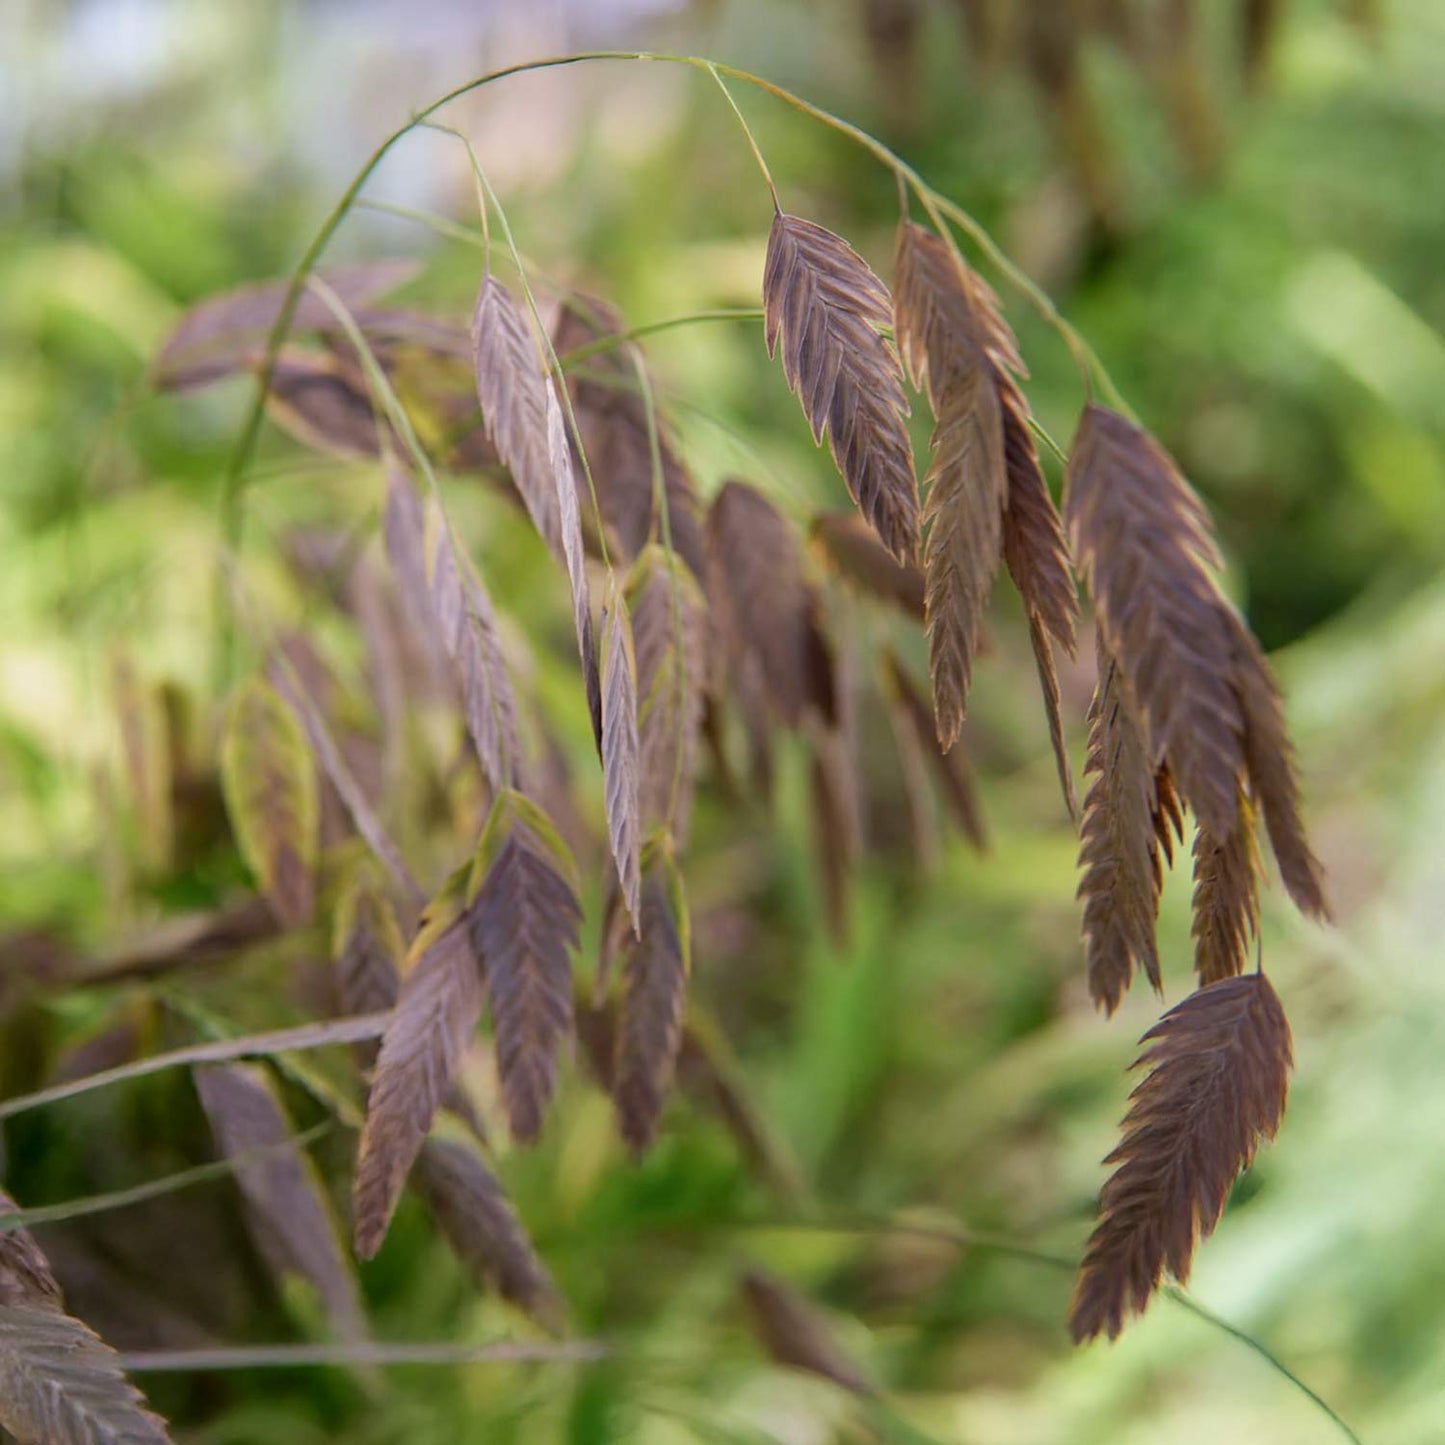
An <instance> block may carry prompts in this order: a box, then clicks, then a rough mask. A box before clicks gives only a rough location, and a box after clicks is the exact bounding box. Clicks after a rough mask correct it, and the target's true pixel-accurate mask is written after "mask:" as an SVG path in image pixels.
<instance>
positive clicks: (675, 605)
mask: <svg viewBox="0 0 1445 1445" xmlns="http://www.w3.org/2000/svg"><path fill="white" fill-rule="evenodd" d="M628 605H629V607H630V609H631V612H632V640H633V645H634V651H635V653H636V657H637V686H638V708H637V727H638V734H639V742H640V747H641V753H642V777H641V784H640V788H641V792H640V804H641V807H642V824H643V828H644V830H645V831H647V832H651V830H652V829H653V828H656V827H663V828H666V829H667V831H668V832H669V834H670V835H671V836H672V838H673V839H674V841H675V842H677V843H678V844H679V845H682V844H685V843H686V840H687V833H688V823H689V819H690V815H691V812H692V790H693V778H694V775H695V774H696V772H697V746H698V735H699V732H700V729H701V726H702V707H703V696H704V689H705V686H706V682H707V642H708V627H707V612H706V610H705V604H704V601H703V595H702V590H701V589H700V588H699V587H698V584H697V582H696V580H695V579H694V578H693V576H692V574H691V573H690V572H689V571H688V570H687V564H686V563H685V562H684V561H683V560H682V559H681V558H680V557H679V558H674V559H673V560H672V561H669V559H668V557H667V554H666V553H665V552H664V551H663V550H662V549H661V548H660V547H656V546H653V547H649V548H648V549H647V550H646V551H645V552H644V553H643V554H642V556H641V557H639V558H638V560H637V565H636V567H635V568H634V570H633V575H632V578H631V580H630V582H629V584H628Z"/></svg>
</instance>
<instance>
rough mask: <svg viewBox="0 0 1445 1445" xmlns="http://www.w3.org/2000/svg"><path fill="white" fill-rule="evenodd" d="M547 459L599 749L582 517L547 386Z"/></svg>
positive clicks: (557, 409)
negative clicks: (548, 460)
mask: <svg viewBox="0 0 1445 1445" xmlns="http://www.w3.org/2000/svg"><path fill="white" fill-rule="evenodd" d="M546 406H547V455H548V457H549V458H550V459H551V464H552V476H553V482H554V485H555V487H556V494H557V518H558V521H557V525H558V529H559V531H560V533H561V538H562V555H563V557H564V559H565V560H566V563H567V581H568V584H569V586H570V587H571V589H572V623H573V626H574V628H575V630H576V633H577V653H578V656H579V657H580V658H581V660H582V680H583V685H584V686H585V687H586V689H587V711H588V713H589V714H590V716H591V718H592V737H593V741H595V742H596V744H597V748H598V751H599V752H600V751H601V749H602V683H601V679H600V677H599V675H598V670H597V638H596V634H595V633H594V632H593V630H592V602H591V598H590V597H589V595H588V588H587V555H586V553H585V551H584V550H583V546H582V516H581V513H580V512H579V511H578V508H577V481H576V478H575V477H574V476H573V473H572V449H571V446H570V444H569V443H568V440H567V423H566V422H565V421H564V420H563V418H562V403H561V402H560V401H559V400H558V399H557V388H556V387H555V386H554V385H553V383H552V382H551V381H549V382H548V383H547V399H546Z"/></svg>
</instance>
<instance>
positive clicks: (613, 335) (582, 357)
mask: <svg viewBox="0 0 1445 1445" xmlns="http://www.w3.org/2000/svg"><path fill="white" fill-rule="evenodd" d="M762 319H763V313H762V310H761V308H759V307H757V306H723V307H719V308H717V309H716V310H713V311H689V312H687V313H686V314H685V315H683V316H668V317H665V318H664V319H663V320H661V321H645V322H643V324H642V325H640V326H629V327H628V328H627V329H626V330H625V331H610V332H608V333H607V335H606V336H599V337H598V338H597V339H596V340H595V341H588V342H585V343H584V344H583V345H581V346H574V347H573V348H572V349H571V350H570V351H564V352H563V353H562V354H561V355H560V356H559V357H558V358H557V364H558V365H559V366H572V365H574V364H575V363H577V362H579V361H587V360H589V359H590V358H591V357H594V356H597V355H598V354H599V353H601V352H604V351H612V350H615V349H616V348H617V347H619V346H623V345H625V344H626V343H627V342H629V341H638V340H640V339H641V338H642V337H644V336H655V335H656V334H657V333H658V332H659V331H672V330H673V329H675V328H676V327H679V326H692V325H694V324H695V323H697V322H701V321H761V320H762Z"/></svg>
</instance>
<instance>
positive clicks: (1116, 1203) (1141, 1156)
mask: <svg viewBox="0 0 1445 1445" xmlns="http://www.w3.org/2000/svg"><path fill="white" fill-rule="evenodd" d="M1143 1042H1144V1043H1146V1044H1147V1045H1148V1047H1147V1048H1146V1049H1145V1050H1144V1052H1143V1053H1142V1054H1141V1055H1140V1056H1139V1059H1138V1060H1137V1062H1136V1064H1135V1067H1136V1068H1138V1067H1141V1066H1144V1067H1147V1068H1148V1069H1149V1073H1148V1075H1147V1077H1145V1079H1144V1080H1143V1081H1142V1082H1141V1083H1140V1084H1138V1085H1137V1086H1136V1087H1135V1089H1134V1092H1133V1094H1132V1095H1131V1097H1130V1103H1129V1110H1128V1113H1127V1114H1126V1115H1125V1116H1124V1125H1123V1135H1124V1137H1123V1140H1122V1142H1121V1143H1120V1145H1119V1147H1118V1148H1117V1149H1115V1150H1114V1152H1113V1153H1112V1154H1110V1155H1109V1157H1108V1159H1107V1160H1106V1161H1105V1162H1106V1163H1111V1164H1115V1165H1117V1166H1118V1167H1117V1168H1116V1169H1115V1170H1114V1173H1113V1174H1112V1175H1111V1176H1110V1177H1109V1181H1108V1183H1107V1184H1105V1185H1104V1189H1103V1193H1102V1194H1101V1195H1100V1198H1099V1223H1098V1225H1097V1226H1096V1227H1095V1229H1094V1233H1093V1235H1092V1236H1091V1238H1090V1240H1089V1244H1088V1248H1087V1249H1086V1250H1085V1252H1084V1259H1083V1263H1082V1264H1081V1265H1080V1268H1079V1276H1078V1280H1077V1282H1076V1284H1075V1287H1074V1297H1073V1301H1072V1303H1071V1304H1070V1307H1069V1324H1070V1328H1071V1329H1072V1330H1073V1334H1074V1338H1075V1340H1079V1341H1083V1340H1089V1339H1093V1338H1094V1337H1095V1336H1096V1335H1100V1334H1105V1335H1108V1336H1109V1338H1110V1339H1113V1338H1114V1337H1115V1336H1116V1335H1117V1334H1118V1333H1119V1331H1120V1330H1121V1329H1122V1328H1123V1324H1124V1318H1125V1316H1126V1315H1127V1314H1129V1313H1131V1312H1134V1313H1138V1312H1140V1311H1142V1310H1143V1309H1144V1307H1145V1305H1147V1304H1148V1302H1149V1296H1150V1295H1151V1294H1152V1293H1153V1291H1154V1289H1155V1287H1156V1286H1157V1285H1158V1283H1159V1281H1160V1278H1161V1277H1162V1275H1163V1273H1164V1271H1165V1270H1166V1269H1168V1270H1169V1271H1170V1273H1172V1274H1173V1275H1174V1277H1175V1278H1176V1279H1178V1280H1179V1281H1180V1282H1181V1283H1182V1282H1183V1281H1185V1280H1186V1279H1187V1278H1188V1276H1189V1266H1190V1263H1191V1261H1192V1259H1193V1256H1194V1247H1195V1244H1196V1242H1197V1241H1198V1239H1199V1237H1200V1236H1201V1235H1208V1234H1210V1233H1211V1232H1212V1231H1213V1229H1214V1226H1215V1225H1216V1224H1218V1222H1219V1217H1220V1215H1221V1214H1222V1213H1223V1212H1224V1202H1225V1199H1226V1198H1227V1197H1228V1195H1229V1190H1230V1187H1231V1186H1232V1185H1233V1183H1234V1181H1235V1179H1236V1178H1237V1177H1238V1175H1239V1173H1240V1171H1241V1170H1242V1169H1246V1168H1248V1166H1249V1164H1250V1162H1251V1161H1252V1160H1253V1158H1254V1154H1255V1150H1256V1149H1257V1147H1258V1145H1259V1141H1260V1139H1261V1138H1265V1139H1271V1138H1273V1137H1274V1134H1275V1130H1276V1129H1277V1128H1278V1127H1279V1121H1280V1117H1281V1115H1282V1114H1283V1113H1284V1104H1285V1095H1286V1092H1287V1089H1288V1083H1289V1071H1290V1067H1291V1063H1292V1057H1291V1051H1290V1034H1289V1024H1288V1022H1287V1021H1286V1019H1285V1016H1284V1010H1283V1009H1282V1008H1281V1007H1280V1002H1279V999H1278V998H1277V997H1276V995H1275V992H1274V989H1273V988H1271V987H1270V984H1269V980H1268V979H1267V978H1265V976H1264V975H1263V974H1262V973H1251V974H1245V975H1243V976H1242V977H1239V978H1230V979H1225V980H1224V981H1223V982H1220V983H1216V984H1211V985H1210V986H1209V987H1208V988H1202V989H1200V990H1199V992H1198V993H1194V994H1191V995H1190V996H1189V997H1188V998H1187V999H1185V1000H1184V1002H1183V1003H1181V1004H1179V1005H1177V1006H1176V1007H1175V1008H1172V1009H1171V1010H1170V1011H1169V1012H1168V1013H1167V1014H1165V1015H1164V1017H1163V1018H1162V1019H1160V1021H1159V1022H1158V1023H1157V1024H1155V1025H1154V1027H1153V1028H1152V1029H1150V1030H1149V1032H1148V1033H1146V1034H1145V1035H1144V1039H1143Z"/></svg>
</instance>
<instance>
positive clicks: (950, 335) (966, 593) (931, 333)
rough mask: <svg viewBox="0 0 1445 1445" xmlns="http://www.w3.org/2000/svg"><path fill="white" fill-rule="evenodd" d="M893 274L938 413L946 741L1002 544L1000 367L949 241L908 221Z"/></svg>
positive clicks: (899, 326) (909, 340)
mask: <svg viewBox="0 0 1445 1445" xmlns="http://www.w3.org/2000/svg"><path fill="white" fill-rule="evenodd" d="M979 284H980V285H981V284H982V283H979ZM895 285H896V290H895V292H894V326H895V329H896V332H897V336H898V344H899V347H900V349H901V350H902V353H903V357H904V360H905V361H906V362H907V364H908V370H909V374H910V375H911V376H912V378H913V381H914V384H915V385H916V386H918V387H920V388H921V389H923V390H924V391H926V392H927V394H928V401H929V405H930V406H931V407H932V409H933V415H934V419H935V425H934V429H933V437H932V439H931V441H930V443H929V445H930V449H931V453H932V457H931V460H930V463H929V468H928V476H927V478H926V479H925V483H924V485H925V496H924V504H923V525H924V544H923V574H924V579H925V593H924V608H925V621H924V625H925V627H926V629H927V632H928V658H929V668H930V671H931V672H932V675H933V706H934V711H935V713H936V714H937V719H938V739H939V741H940V742H941V743H942V744H943V746H944V747H945V748H948V747H951V746H952V744H953V742H954V740H955V739H956V738H957V737H958V731H959V728H960V727H962V725H963V718H964V714H965V713H966V711H967V707H968V689H969V684H970V683H971V681H972V678H973V659H974V656H975V654H976V652H977V650H978V638H979V630H980V627H981V625H982V622H983V615H984V613H985V611H987V609H988V601H989V594H990V592H991V591H992V587H993V578H994V574H995V573H996V572H997V570H998V560H999V555H1000V552H1001V550H1002V547H1003V515H1004V508H1005V507H1006V506H1007V505H1008V485H1009V482H1008V473H1007V470H1006V468H1005V461H1004V430H1003V425H1004V405H1003V401H1002V395H1001V392H1000V387H999V379H1000V375H1001V373H999V372H998V371H997V370H996V369H995V366H994V364H993V361H992V360H991V358H990V353H989V350H988V345H989V342H990V337H991V333H990V332H989V331H988V329H987V327H986V324H985V321H986V318H980V317H979V316H978V315H977V314H976V313H975V310H974V307H973V305H972V303H971V300H970V296H969V287H968V279H967V278H966V277H965V274H964V273H963V272H962V271H961V270H960V269H959V267H958V264H957V262H956V261H955V259H954V257H953V254H952V252H951V251H950V250H949V249H948V247H947V246H946V245H945V244H944V242H943V241H941V240H940V239H939V238H938V237H937V236H933V235H930V234H929V233H928V232H927V231H925V230H923V229H922V228H921V227H919V226H915V225H913V224H912V223H911V222H907V221H905V222H904V223H903V225H902V226H901V227H900V228H899V232H898V247H897V255H896V258H895ZM999 324H1000V325H1001V324H1002V323H1001V322H1000V323H999ZM1008 339H1009V341H1010V342H1011V341H1012V338H1011V337H1009V338H1008ZM1009 354H1010V355H1013V353H1012V352H1010V353H1009Z"/></svg>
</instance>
